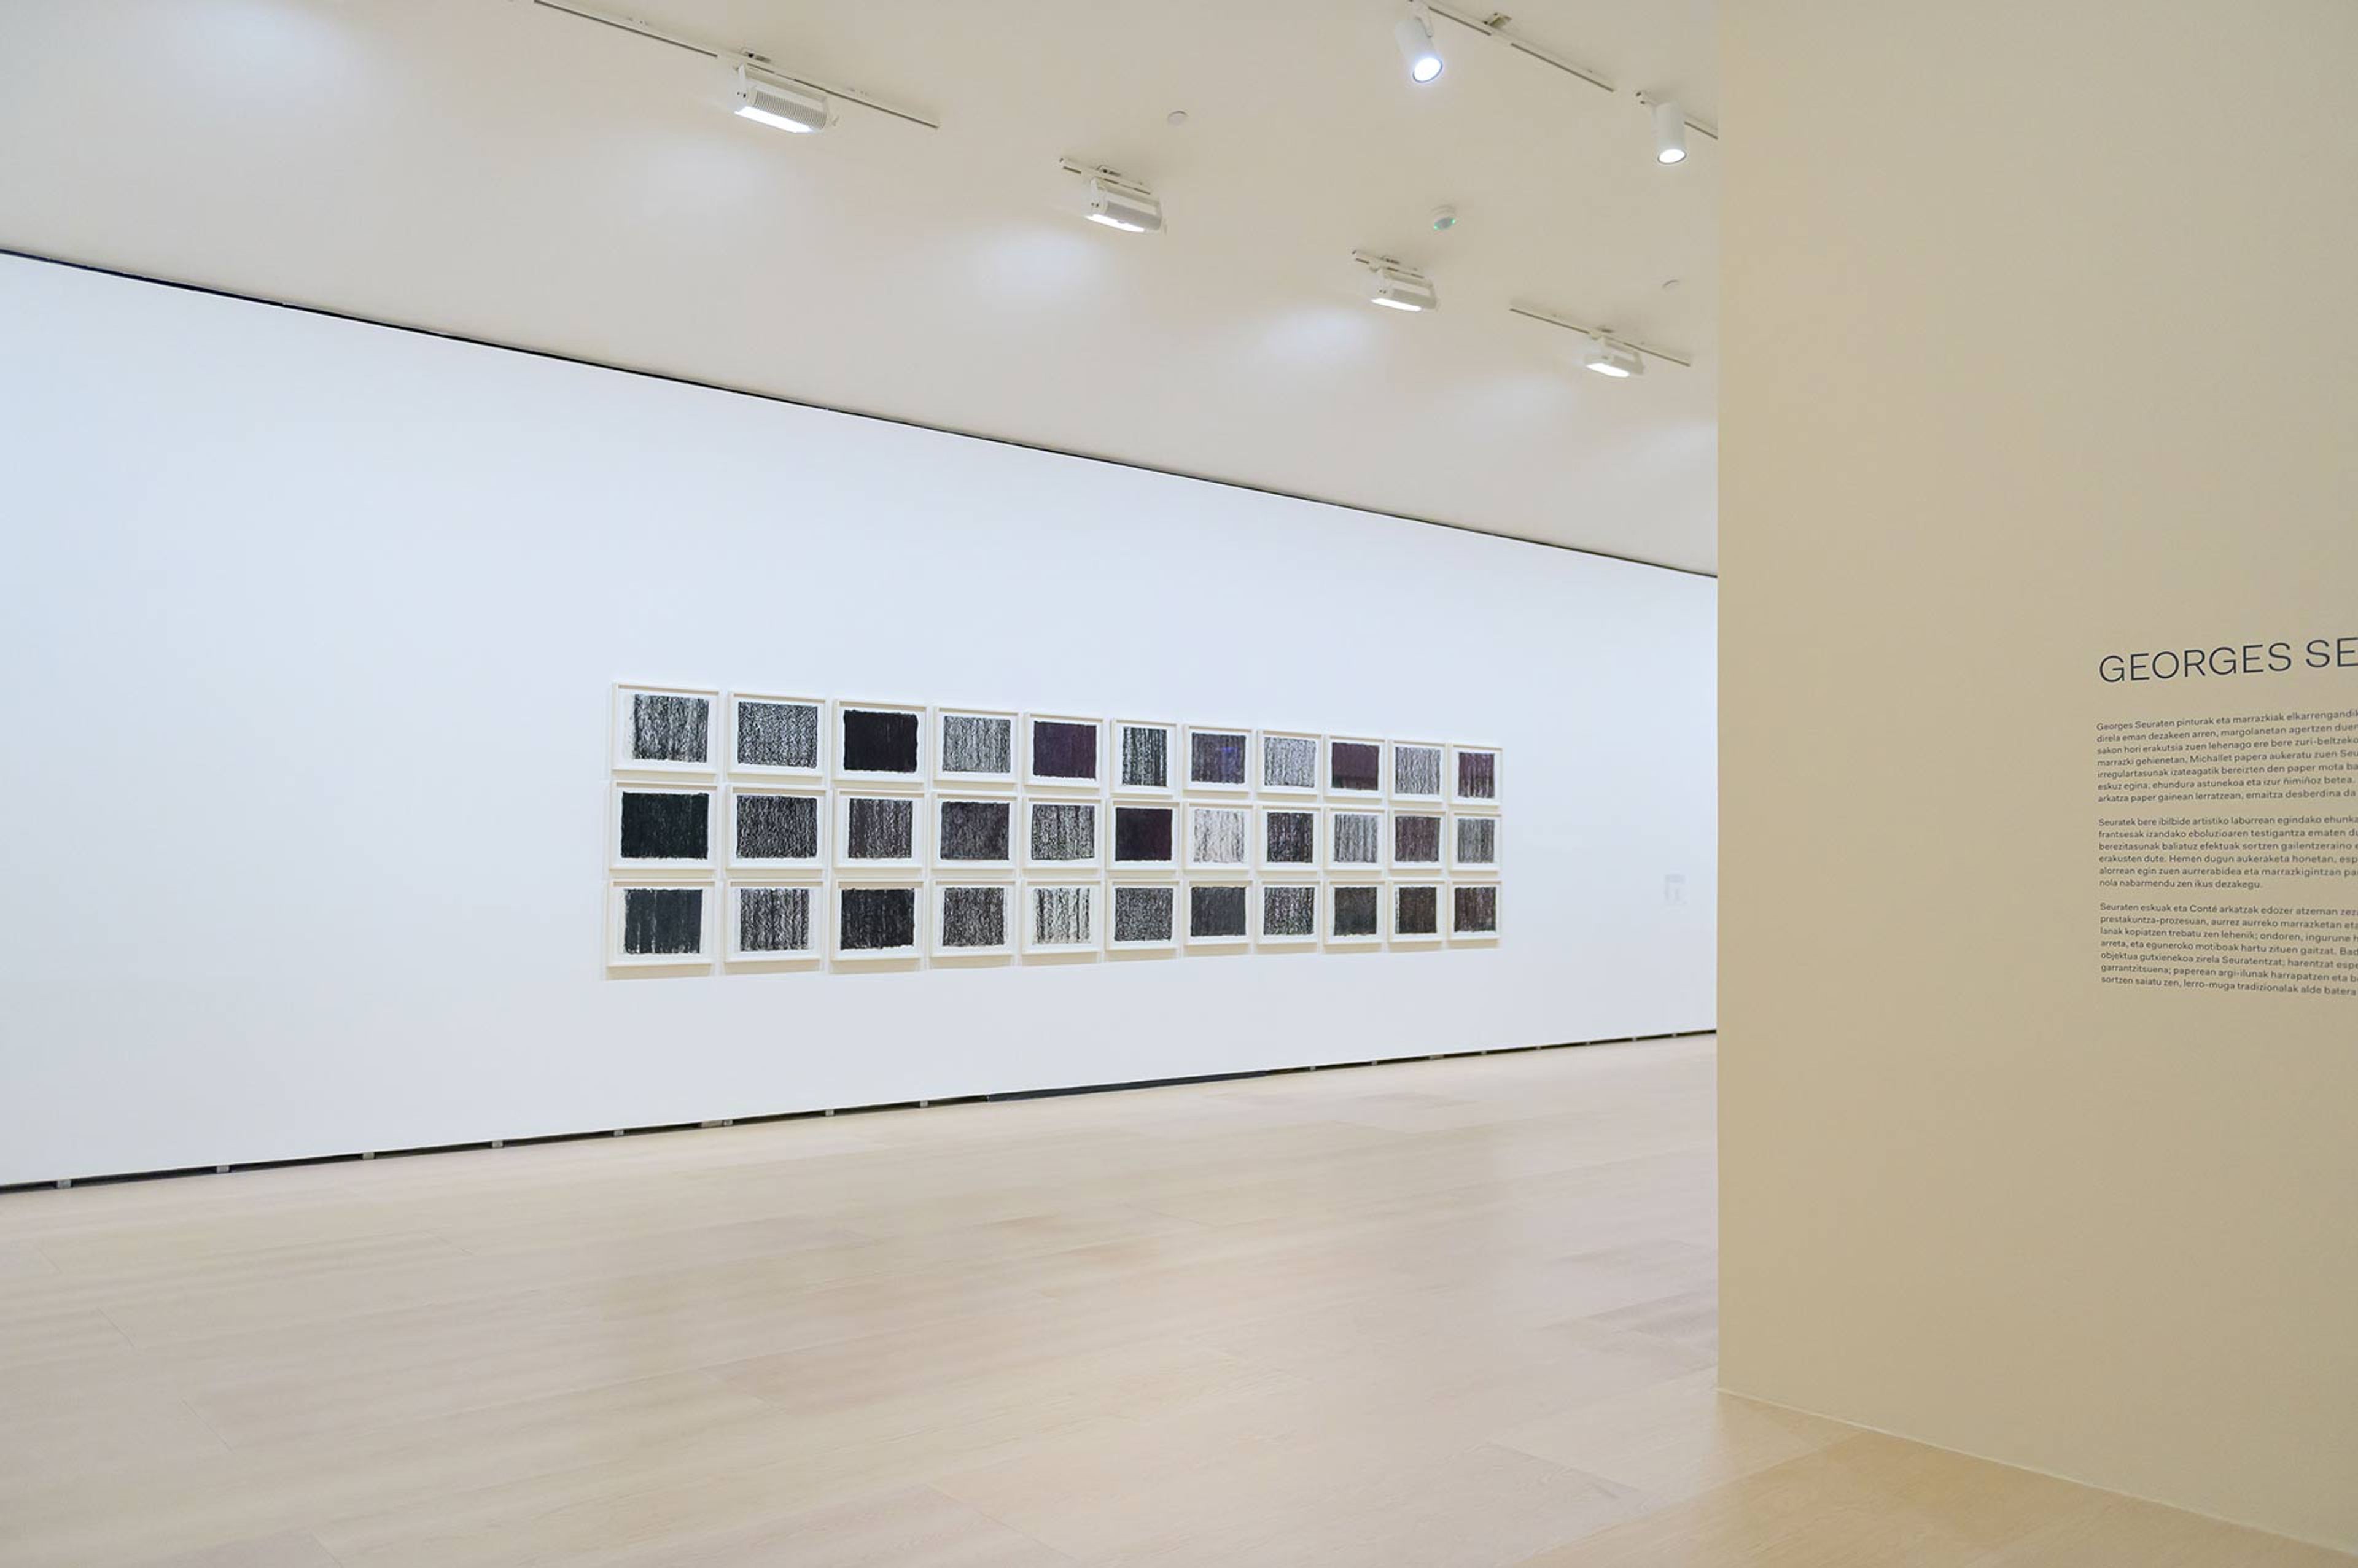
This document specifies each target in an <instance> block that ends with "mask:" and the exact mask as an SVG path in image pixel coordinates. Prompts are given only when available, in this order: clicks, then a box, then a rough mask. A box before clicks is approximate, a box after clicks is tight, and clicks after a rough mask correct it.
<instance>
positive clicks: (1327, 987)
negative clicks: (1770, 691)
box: [0, 258, 1716, 1184]
mask: <svg viewBox="0 0 2358 1568" xmlns="http://www.w3.org/2000/svg"><path fill="white" fill-rule="evenodd" d="M618 303H621V302H618ZM0 319H5V320H7V321H8V322H9V323H10V339H11V341H10V346H9V351H8V352H7V353H6V354H5V356H0V429H5V432H6V436H5V443H6V451H5V462H0V484H5V498H6V504H5V516H6V518H7V520H8V521H7V526H6V534H7V561H8V570H7V578H6V580H7V585H8V586H7V589H6V613H5V615H0V664H5V670H6V674H7V678H6V680H5V683H0V722H5V730H6V734H7V736H8V741H7V743H6V745H5V749H0V806H5V817H6V820H7V822H8V823H9V824H10V844H9V852H8V856H7V865H8V870H9V889H8V894H9V896H8V897H7V898H6V899H5V902H0V989H5V996H0V1017H5V1033H0V1184H5V1183H16V1182H27V1181H46V1180H51V1179H56V1178H61V1177H73V1176H82V1175H90V1174H96V1173H114V1172H127V1171H142V1170H157V1169H169V1168H177V1167H184V1166H192V1165H210V1164H215V1163H224V1162H227V1163H238V1162H253V1161H260V1160H270V1159H285V1158H296V1157H303V1156H310V1155H329V1154H338V1153H346V1152H357V1151H362V1150H378V1149H398V1148H410V1147H417V1146H421V1145H431V1144H438V1143H451V1142H465V1141H480V1140H487V1139H493V1138H524V1137H531V1136H535V1135H543V1134H551V1133H563V1132H579V1131H590V1130H603V1129H607V1128H617V1127H636V1126H649V1125H660V1124H666V1123H675V1122H683V1121H695V1120H703V1119H719V1118H727V1117H746V1116H755V1115H762V1114H767V1113H775V1112H782V1111H791V1110H798V1109H809V1108H822V1107H839V1106H854V1105H865V1104H876V1103H886V1102H895V1101H902V1100H911V1099H918V1098H949V1097H955V1096H960V1095H972V1094H981V1093H991V1092H1008V1091H1017V1090H1026V1089H1037V1088H1046V1087H1064V1086H1073V1085H1085V1084H1100V1083H1114V1082H1125V1081H1133V1080H1140V1079H1152V1078H1163V1077H1173V1076H1190V1075H1199V1074H1215V1073H1223V1072H1236V1071H1244V1070H1249V1069H1253V1068H1260V1067H1273V1066H1293V1065H1308V1064H1316V1063H1337V1062H1352V1061H1366V1060H1369V1059H1373V1058H1379V1057H1389V1056H1401V1055H1411V1054H1422V1053H1427V1052H1442V1051H1456V1050H1468V1049H1476V1048H1484V1047H1501V1046H1514V1045H1530V1044H1550V1043H1557V1042H1563V1041H1574V1040H1585V1039H1596V1038H1607V1037H1615V1036H1624V1035H1630V1034H1645V1033H1666V1032H1671V1031H1680V1030H1692V1029H1701V1028H1707V1027H1710V1026H1711V1025H1712V1023H1713V1022H1714V1002H1713V996H1714V940H1715V930H1714V909H1715V892H1716V882H1715V873H1714V863H1715V852H1716V843H1715V827H1714V737H1713V727H1714V661H1715V643H1714V610H1715V588H1716V585H1715V584H1714V582H1713V581H1711V580H1710V579H1704V578H1699V577H1693V576H1686V575H1682V574H1678V573H1673V572H1669V571H1663V570H1660V569H1656V568H1645V567H1638V566H1630V565H1626V564H1623V563H1620V562H1617V561H1612V560H1607V559H1602V558H1597V557H1584V556H1579V555H1574V554H1570V553H1567V552H1563V551H1560V550H1553V549H1548V548H1544V547H1541V546H1531V545H1526V544H1520V543H1517V542H1513V541H1509V540H1503V539H1498V538H1493V537H1488V536H1485V535H1475V534H1467V533H1458V532H1453V531H1450V530H1445V529H1441V528H1436V527H1432V526H1429V525H1424V524H1414V523H1408V522H1402V521H1399V520H1395V519H1390V518H1386V517H1382V516H1377V515H1372V514H1364V513H1357V512H1353V511H1350V510H1347V509H1344V508H1339V507H1333V506H1326V505H1322V504H1317V503H1309V502H1302V501H1295V500H1291V499H1286V498H1282V497H1276V496H1271V495H1265V494H1260V493H1257V492H1248V491H1240V490H1236V489H1230V488H1227V487H1223V486H1219V485H1215V484H1209V483H1205V482H1201V481H1192V480H1184V479H1177V478H1173V477H1169V476H1165V475H1160V474H1155V473H1151V472H1146V471H1142V470H1132V469H1126V468H1122V467H1119V466H1114V465H1109V464H1104V463H1096V462H1089V461H1085V460H1076V459H1069V458H1064V457H1059V456H1055V455H1051V454H1046V453H1042V452H1037V451H1033V450H1028V449H1022V448H1017V447H1011V446H1005V445H998V444H993V443H990V442H986V441H979V440H974V439H969V438H962V437H956V436H949V435H944V434H940V433H936V432H932V431H926V430H921V429H916V428H912V427H903V426H898V425H892V424H889V423H882V422H878V421H873V420H866V419H860V418H854V417H849V416H839V415H834V414H828V413H825V412H821V411H817V410H813V409H807V408H803V407H798V406H789V405H784V404H778V403H773V402H766V401H763V400H759V399H755V398H751V397H745V396H741V395H734V394H730V393H724V392H718V391H712V390H708V389H704V388H698V387H694V386H688V385H682V384H675V383H669V382H664V381H659V380H654V379H649V378H644V377H637V376H631V375H626V374H622V373H614V372H609V371H604V370H600V369H596V368H591V367H587V366H582V365H578V364H573V363H568V362H560V361H556V360H551V359H546V358H537V357H534V356H530V355H525V354H521V353H514V352H510V351H502V350H497V349H491V348H484V347H480V346H475V345H471V344H465V343H459V342H454V341H446V340H439V339H436V338H432V337H427V336H424V335H419V334H415V333H405V332H400V331H395V330H386V329H383V328H377V327H373V326H368V325H364V324H360V323H355V322H351V321H345V320H341V319H333V318H329V317H323V316H317V315H308V314H304V313H300V312H297V311H292V310H287V309H282V308H274V307H270V306H266V305H260V304H254V303H250V302H246V301H241V300H234V299H229V298H224V297H216V296H209V295H203V294H199V293H194V292H189V291H184V290H177V289H170V288H167V287H159V286H156V285H151V284H146V283H140V282H135V281H131V280H127V279H123V278H117V277H112V276H104V275H101V274H97V273H92V272H86V271H79V270H74V269H71V268H68V267H64V266H59V265H51V264H47V263H42V262H36V261H29V260H23V259H17V258H0ZM908 373H909V374H910V375H911V376H913V377H914V376H922V375H923V374H924V367H923V366H922V365H921V364H914V365H911V366H910V367H909V368H908ZM1431 456H1432V460H1433V462H1434V463H1436V464H1444V465H1445V464H1446V463H1447V462H1448V461H1449V453H1448V452H1447V451H1446V450H1435V451H1434V452H1433V453H1432V454H1431ZM1559 503H1560V504H1561V505H1563V506H1565V507H1568V508H1570V507H1577V506H1579V505H1580V504H1581V500H1580V497H1579V496H1577V495H1565V496H1563V497H1560V498H1559ZM617 680H630V681H652V682H663V683H676V684H681V685H690V686H699V687H724V688H728V687H733V688H738V689H746V690H756V691H783V692H796V693H811V694H817V695H821V696H832V697H873V698H884V699H896V700H911V701H921V702H940V703H953V702H956V703H972V704H975V705H979V706H982V707H990V708H1025V709H1035V710H1041V711H1048V712H1057V713H1069V714H1091V715H1098V716H1101V717H1107V718H1113V717H1125V718H1152V719H1173V720H1176V721H1179V722H1182V723H1184V722H1188V721H1191V720H1193V721H1202V722H1207V723H1243V724H1248V725H1267V726H1271V727H1298V728H1301V729H1305V730H1324V731H1328V732H1335V733H1347V734H1362V735H1375V736H1386V735H1391V736H1402V737H1412V738H1430V739H1438V740H1444V741H1450V740H1462V741H1489V742H1496V743H1498V744H1499V745H1501V746H1502V747H1503V748H1504V755H1505V761H1504V763H1503V765H1502V769H1501V776H1502V787H1501V792H1500V793H1501V797H1502V798H1501V807H1502V811H1503V816H1504V820H1505V827H1504V830H1503V833H1502V836H1501V838H1502V849H1501V861H1502V877H1501V881H1502V883H1503V894H1502V898H1501V926H1502V929H1503V934H1504V935H1503V940H1502V941H1501V942H1500V943H1499V944H1498V946H1496V947H1495V948H1465V947H1452V948H1443V949H1439V950H1427V951H1416V952H1408V951H1389V950H1385V951H1378V952H1374V953H1365V954H1341V953H1324V952H1316V951H1314V952H1311V953H1306V954H1304V953H1292V954H1284V955H1279V954H1274V953H1266V954H1264V953H1251V952H1248V953H1246V954H1243V955H1240V956H1222V957H1208V956H1202V955H1194V954H1189V955H1182V956H1177V957H1168V958H1158V959H1154V960H1151V961H1143V960H1136V959H1130V960H1125V961H1120V962H1114V961H1098V962H1087V963H1079V964H1076V963H1072V962H1069V961H1066V962H1058V963H1053V964H1048V963H1022V962H1014V963H1009V964H1005V965H1001V966H997V967H983V968H921V969H917V970H914V971H912V972H891V973H879V974H860V973H848V972H825V973H816V974H814V973H782V974H779V973H773V974H732V973H712V974H707V975H700V976H692V977H685V978H682V977H676V976H665V977H664V978H659V979H618V978H611V977H610V974H609V971H608V969H607V968H606V966H605V962H604V957H605V926H604V921H605V901H606V890H607V882H608V872H607V870H606V866H607V856H606V838H605V835H606V830H607V822H608V816H607V814H608V810H609V791H610V788H611V773H610V769H609V760H610V759H609V750H608V745H609V741H608V728H607V726H608V714H609V707H610V703H611V683H612V682H614V681H617ZM1672 879H1680V880H1678V881H1673V880H1672Z"/></svg>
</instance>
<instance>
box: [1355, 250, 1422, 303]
mask: <svg viewBox="0 0 2358 1568" xmlns="http://www.w3.org/2000/svg"><path fill="white" fill-rule="evenodd" d="M1351 259H1352V260H1353V261H1355V262H1357V263H1358V264H1359V265H1361V266H1363V267H1366V268H1367V269H1368V304H1370V305H1380V306H1382V307H1383V308H1385V309H1387V310H1438V309H1440V308H1441V292H1440V290H1438V289H1436V288H1434V287H1433V279H1431V278H1429V277H1427V276H1424V274H1422V273H1421V272H1419V271H1417V270H1416V268H1414V267H1412V266H1404V265H1401V263H1399V262H1396V261H1394V260H1392V258H1391V257H1390V256H1379V255H1372V254H1368V252H1366V251H1353V252H1352V253H1351Z"/></svg>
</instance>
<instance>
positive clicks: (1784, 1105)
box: [1721, 0, 2358, 1547]
mask: <svg viewBox="0 0 2358 1568" xmlns="http://www.w3.org/2000/svg"><path fill="white" fill-rule="evenodd" d="M1724 10H1725V16H1726V21H1725V33H1724V46H1725V47H1724V59H1723V70H1724V72H1725V109H1724V116H1723V117H1724V120H1725V132H1726V138H1727V139H1726V141H1725V145H1724V146H1725V151H1724V156H1725V158H1726V160H1727V176H1726V190H1727V200H1726V225H1725V256H1726V257H1727V262H1726V267H1725V284H1724V287H1725V300H1724V304H1725V332H1724V347H1725V380H1724V383H1723V386H1724V392H1723V397H1722V481H1721V490H1722V500H1721V515H1722V560H1723V579H1722V593H1723V599H1722V617H1723V622H1722V665H1723V673H1722V687H1721V690H1722V702H1723V719H1722V726H1723V729H1722V745H1723V754H1722V765H1723V770H1724V773H1723V788H1724V805H1723V822H1722V840H1723V845H1724V884H1723V898H1724V903H1723V922H1722V927H1721V929H1722V933H1723V939H1722V948H1723V954H1722V969H1721V973H1722V976H1723V989H1722V1011H1721V1016H1722V1020H1723V1024H1724V1029H1725V1033H1724V1036H1723V1047H1722V1052H1723V1057H1722V1067H1721V1075H1722V1076H1721V1095H1722V1129H1723V1131H1722V1140H1723V1149H1724V1173H1723V1187H1724V1198H1725V1209H1724V1219H1723V1227H1724V1240H1725V1281H1724V1284H1723V1297H1724V1301H1723V1305H1724V1318H1725V1324H1724V1332H1725V1364H1724V1371H1723V1376H1724V1379H1725V1384H1726V1386H1727V1387H1728V1388H1730V1389H1732V1390H1737V1391H1740V1392H1744V1393H1747V1394H1753V1395H1757V1396H1759V1397H1762V1398H1766V1399H1769V1400H1779V1401H1783V1402H1786V1403H1790V1404H1793V1405H1798V1406H1801V1407H1803V1408H1805V1409H1809V1410H1812V1411H1823V1412H1827V1413H1831V1414H1833V1415H1836V1416H1840V1417H1843V1418H1845V1419H1847V1420H1851V1421H1854V1422H1862V1423H1865V1424H1867V1425H1870V1426H1875V1427H1879V1428H1883V1429H1886V1430H1888V1431H1892V1432H1896V1433H1904V1434H1907V1435H1909V1436H1911V1437H1918V1438H1921V1439H1924V1440H1926V1441H1928V1442H1931V1443H1935V1444H1943V1445H1946V1446H1949V1447H1952V1448H1957V1449H1962V1450H1964V1451H1967V1452H1970V1453H1974V1454H1986V1455H1989V1456H1992V1457H1995V1458H1998V1459H2002V1460H2006V1461H2008V1462H2010V1463H2014V1464H2017V1465H2028V1466H2031V1467H2034V1468H2037V1469H2041V1470H2047V1471H2051V1472H2055V1473H2058V1474H2061V1475H2064V1476H2072V1477H2075V1478H2077V1479H2081V1480H2084V1481H2088V1482H2092V1483H2094V1484H2096V1485H2098V1486H2102V1487H2112V1488H2115V1489H2117V1490H2120V1491H2125V1492H2130V1493H2136V1494H2138V1495H2142V1496H2146V1497H2150V1498H2160V1499H2164V1500H2167V1501H2169V1502H2173V1503H2177V1504H2180V1505H2181V1506H2184V1507H2187V1508H2190V1509H2199V1510H2201V1511H2203V1512H2206V1513H2212V1514H2216V1515H2220V1516H2223V1517H2226V1518H2230V1519H2238V1520H2243V1521H2246V1522H2250V1523H2254V1524H2257V1525H2260V1526H2263V1527H2266V1528H2269V1529H2273V1530H2281V1531H2284V1532H2286V1533H2288V1534H2293V1535H2298V1536H2301V1537H2304V1538H2308V1539H2311V1540H2317V1541H2331V1542H2334V1543H2337V1544H2341V1545H2343V1546H2350V1547H2358V1000H2321V999H2314V998H2298V997H2255V996H2248V995H2235V994H2221V993H2215V992H2209V991H2158V990H2154V991H2146V990H2135V989H2122V988H2118V987H2105V986H2100V985H2099V984H2098V983H2097V981H2096V979H2095V968H2096V963H2095V945H2096V915H2095V906H2096V903H2097V896H2098V895H2097V891H2096V888H2095V885H2094V882H2095V876H2096V872H2095V856H2094V848H2093V838H2094V830H2093V818H2094V815H2095V807H2094V804H2093V776H2094V764H2093V746H2092V741H2091V731H2092V728H2093V725H2094V723H2095V722H2096V721H2098V720H2099V719H2107V718H2125V717H2145V718H2158V717H2169V716H2180V715H2192V714H2201V713H2210V712H2223V713H2224V712H2246V711H2258V710H2263V709H2266V708H2270V707H2272V706H2284V707H2302V708H2329V707H2334V706H2341V707H2358V670H2353V671H2344V672H2341V673H2338V674H2335V673H2327V674H2317V673H2310V672H2297V673H2293V674H2288V675H2283V676H2266V677H2255V678H2248V679H2242V678H2239V679H2235V680H2232V681H2223V682H2193V683H2185V682H2180V683H2171V684H2169V685H2167V686H2161V685H2151V686H2147V687H2138V688H2124V687H2106V686H2105V685H2104V684H2103V683H2102V682H2100V681H2099V680H2098V679H2096V678H2095V667H2096V662H2097V660H2098V658H2099V656H2100V655H2101V654H2104V652H2106V651H2109V650H2115V649H2130V648H2159V647H2183V646H2205V647H2207V646H2210V645H2212V644H2214V643H2221V642H2234V643H2241V642H2244V641H2246V640H2249V639H2252V638H2255V637H2257V638H2260V639H2262V640H2266V639H2269V638H2275V637H2284V636H2291V635H2295V634H2298V635H2299V636H2301V637H2307V636H2311V635H2320V634H2336V633H2340V634H2348V633H2358V305H2353V299H2358V105H2353V90H2352V88H2351V85H2350V84H2351V82H2352V81H2353V80H2358V5H2353V4H2351V3H2350V0H2253V3H2245V4H2229V3H2227V0H2136V3H2135V4H2132V3H2129V0H2115V3H2113V4H2094V3H2091V0H1997V3H1995V4H1985V5H1972V6H1958V5H1931V4H1929V3H1925V0H1808V3H1801V0H1793V3H1779V0H1763V3H1759V4H1750V3H1746V4H1729V5H1725V7H1724ZM2351 886H2352V888H2353V890H2358V883H2353V884H2351ZM2331 899H2332V900H2333V901H2334V902H2338V903H2343V904H2358V891H2351V892H2336V893H2333V894H2331Z"/></svg>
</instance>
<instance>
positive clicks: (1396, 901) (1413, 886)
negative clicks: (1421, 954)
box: [1384, 877, 1449, 947]
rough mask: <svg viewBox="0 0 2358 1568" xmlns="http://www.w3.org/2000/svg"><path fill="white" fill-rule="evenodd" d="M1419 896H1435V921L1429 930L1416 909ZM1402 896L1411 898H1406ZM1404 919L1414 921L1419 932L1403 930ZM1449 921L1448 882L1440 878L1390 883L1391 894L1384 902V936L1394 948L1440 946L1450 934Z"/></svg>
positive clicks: (1433, 916)
mask: <svg viewBox="0 0 2358 1568" xmlns="http://www.w3.org/2000/svg"><path fill="white" fill-rule="evenodd" d="M1419 893H1431V894H1432V895H1433V910H1432V920H1431V925H1430V928H1429V929H1427V928H1425V922H1424V920H1423V917H1422V914H1421V912H1419V911H1418V910H1417V909H1416V904H1417V903H1418V902H1419V901H1418V900H1417V899H1416V898H1415V896H1414V895H1416V894H1419ZM1403 895H1409V896H1407V897H1403ZM1403 918H1408V919H1412V920H1413V921H1414V922H1415V924H1416V925H1418V926H1419V929H1417V930H1413V931H1403V930H1401V920H1402V919H1403ZM1448 919H1449V884H1448V883H1447V882H1445V881H1441V880H1440V879H1439V878H1437V877H1418V878H1415V879H1412V880H1407V881H1396V882H1393V883H1391V884H1390V892H1389V894H1388V895H1387V896H1386V897H1385V899H1384V935H1385V938H1386V939H1387V940H1388V941H1390V943H1391V945H1392V946H1395V947H1426V946H1433V945H1435V944H1437V943H1439V942H1440V941H1441V940H1442V938H1443V937H1444V935H1446V934H1447V932H1446V926H1447V922H1448Z"/></svg>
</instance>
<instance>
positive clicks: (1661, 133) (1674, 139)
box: [1654, 98, 1687, 163]
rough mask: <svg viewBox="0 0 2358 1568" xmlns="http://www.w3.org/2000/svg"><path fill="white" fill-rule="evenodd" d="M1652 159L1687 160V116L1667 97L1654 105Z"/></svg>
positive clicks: (1670, 161) (1675, 161)
mask: <svg viewBox="0 0 2358 1568" xmlns="http://www.w3.org/2000/svg"><path fill="white" fill-rule="evenodd" d="M1654 161H1655V162H1656V163H1684V162H1686V161H1687V117H1686V116H1685V115H1684V114H1682V113H1680V111H1679V106H1678V105H1677V104H1676V103H1671V101H1670V100H1669V99H1667V98H1665V99H1662V100H1660V102H1658V103H1655V105H1654Z"/></svg>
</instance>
